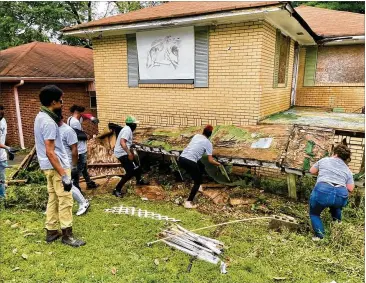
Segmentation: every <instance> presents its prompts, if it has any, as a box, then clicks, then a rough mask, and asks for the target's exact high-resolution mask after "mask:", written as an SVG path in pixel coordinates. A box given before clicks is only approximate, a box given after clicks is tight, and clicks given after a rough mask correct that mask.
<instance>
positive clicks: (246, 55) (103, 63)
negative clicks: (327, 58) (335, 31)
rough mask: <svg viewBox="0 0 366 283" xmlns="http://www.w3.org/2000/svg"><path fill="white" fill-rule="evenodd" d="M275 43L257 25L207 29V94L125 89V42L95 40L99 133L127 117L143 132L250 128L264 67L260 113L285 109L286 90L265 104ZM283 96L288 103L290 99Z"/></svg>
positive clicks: (204, 91)
mask: <svg viewBox="0 0 366 283" xmlns="http://www.w3.org/2000/svg"><path fill="white" fill-rule="evenodd" d="M264 27H265V28H266V30H267V31H266V32H265V33H264V32H263V29H264ZM268 33H270V34H271V42H270V44H269V45H267V47H266V50H265V51H263V52H262V42H265V41H266V40H267V39H266V36H267V35H268ZM274 37H275V30H274V29H273V28H272V27H269V25H268V24H264V22H262V21H256V22H246V23H239V24H229V25H219V26H217V27H216V28H214V29H213V28H211V30H210V37H209V87H208V88H183V87H182V86H179V85H178V86H174V87H173V86H168V87H167V86H164V87H163V86H159V85H151V87H149V86H144V87H139V88H129V87H128V83H127V61H126V60H127V47H126V39H125V36H114V37H106V38H102V39H100V40H94V41H93V50H94V69H95V77H96V90H97V93H98V113H99V117H100V119H101V124H100V129H103V128H104V127H106V126H107V123H108V122H116V123H123V121H124V118H125V116H126V115H128V114H132V115H134V116H136V117H137V118H138V119H139V120H140V122H141V123H142V126H160V127H161V126H195V125H198V126H201V125H204V124H207V123H211V124H213V125H216V124H233V125H255V124H256V123H257V122H258V120H259V117H260V109H259V105H260V100H261V99H260V97H261V94H262V88H261V85H260V80H261V76H260V72H261V68H263V67H266V66H267V69H266V72H267V73H266V74H264V76H262V78H263V77H265V76H267V75H268V76H270V78H269V79H268V80H267V79H264V78H263V79H262V81H263V82H264V84H265V86H264V88H265V89H266V91H265V94H266V98H265V99H264V101H265V103H263V104H264V105H265V107H266V110H265V111H264V113H266V114H270V113H272V112H278V111H280V110H284V109H287V108H288V107H287V106H288V103H287V102H286V103H282V102H280V100H281V99H282V97H283V93H285V92H288V88H286V89H278V90H275V97H276V101H278V103H275V104H274V105H270V103H269V101H270V100H272V102H273V97H272V96H271V95H270V92H271V91H272V89H271V87H270V86H271V85H272V79H273V73H271V70H273V64H274V51H275V49H274V48H275V47H274V42H273V40H274ZM291 54H292V53H291ZM262 56H264V57H265V62H264V63H261V60H262ZM291 56H292V55H290V57H291ZM290 64H292V63H291V62H290ZM271 68H272V69H271ZM290 70H291V68H290ZM291 72H292V70H291ZM289 81H291V76H290V77H289ZM285 96H287V97H289V94H286V95H285ZM287 100H288V101H289V100H290V99H289V98H288V99H287ZM286 107H287V108H286Z"/></svg>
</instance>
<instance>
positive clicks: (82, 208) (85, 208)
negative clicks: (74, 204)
mask: <svg viewBox="0 0 366 283" xmlns="http://www.w3.org/2000/svg"><path fill="white" fill-rule="evenodd" d="M89 207H90V203H89V202H88V201H86V202H85V203H83V204H82V205H81V206H80V207H79V209H78V211H77V212H76V216H80V215H83V214H85V213H86V212H87V211H88V209H89Z"/></svg>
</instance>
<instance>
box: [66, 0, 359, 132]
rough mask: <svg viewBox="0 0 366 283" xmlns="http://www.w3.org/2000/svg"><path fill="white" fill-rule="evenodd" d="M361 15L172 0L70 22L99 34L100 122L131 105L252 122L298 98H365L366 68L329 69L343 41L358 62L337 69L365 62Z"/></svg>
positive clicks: (154, 113) (324, 103) (192, 118)
mask: <svg viewBox="0 0 366 283" xmlns="http://www.w3.org/2000/svg"><path fill="white" fill-rule="evenodd" d="M312 9H314V10H312ZM312 11H314V12H312ZM313 13H316V15H315V16H314V14H313ZM320 15H321V17H320ZM335 17H336V18H335ZM338 17H339V18H340V19H341V20H339V21H338V20H337V18H338ZM361 19H362V20H361ZM363 19H364V15H359V14H354V13H344V12H336V11H331V12H329V10H325V9H318V8H303V7H300V8H298V10H295V9H293V7H292V6H291V4H290V3H289V2H169V3H166V4H163V5H160V6H156V7H151V8H146V9H142V10H138V11H134V12H130V13H127V14H121V15H117V16H113V17H109V18H105V19H101V20H97V21H92V22H89V23H85V24H81V25H77V26H73V27H68V28H65V29H64V30H63V31H64V33H65V34H66V35H71V36H77V37H88V38H92V39H93V52H94V68H95V78H96V82H97V85H96V88H97V92H98V113H99V118H100V120H101V124H100V127H101V128H105V127H106V126H107V123H108V122H118V123H121V121H123V119H124V117H125V116H126V115H127V114H133V115H135V116H136V117H137V118H138V119H139V120H140V121H141V123H142V126H201V125H204V124H207V123H210V124H212V125H216V124H232V125H255V124H257V123H258V122H259V121H260V120H262V119H264V118H265V117H267V116H269V115H271V114H274V113H277V112H281V111H284V110H287V109H289V108H290V107H291V106H292V105H295V104H296V105H299V106H321V107H327V108H336V107H343V108H344V109H345V110H346V111H354V110H356V109H358V108H361V107H362V106H363V105H364V104H363V97H364V94H363V92H364V76H363V75H362V76H353V75H351V74H344V75H343V74H340V75H339V76H335V77H331V76H327V74H328V73H329V66H330V67H332V64H330V63H329V62H332V60H334V58H339V54H340V53H342V54H343V53H344V50H347V53H348V54H349V55H347V56H348V57H347V58H348V61H347V62H349V63H350V64H351V65H347V67H345V66H341V65H339V64H338V65H337V66H336V67H337V69H336V71H337V72H342V73H344V72H346V73H348V72H349V70H350V69H349V68H354V67H357V70H361V67H362V66H364V51H363V50H364V32H363V22H364V20H363ZM332 21H334V22H335V23H333V22H332ZM322 23H324V27H323V26H322ZM332 23H333V24H332ZM361 28H362V31H361ZM184 29H185V31H186V32H184V33H183V32H182V31H184ZM353 32H355V33H353ZM179 34H180V35H181V37H179V36H178V35H179ZM173 35H174V36H173ZM189 36H191V38H194V40H193V41H192V40H191V38H190V37H189ZM183 42H185V44H183ZM192 42H193V43H192ZM319 44H320V45H319ZM338 44H342V45H341V46H338ZM350 44H352V45H350ZM146 46H148V47H149V48H150V49H146ZM159 48H160V49H159ZM146 50H148V51H146ZM162 50H163V51H162ZM178 50H179V52H180V53H178ZM307 50H308V51H307ZM361 51H362V52H361ZM361 53H362V54H361ZM178 54H180V55H184V56H185V57H184V56H183V57H182V56H181V57H180V58H184V60H182V59H181V60H180V61H179V58H178ZM314 54H317V55H314ZM355 54H356V55H357V60H353V59H354V58H353V56H354V55H355ZM159 56H161V58H160V59H159ZM337 56H338V57H337ZM328 57H329V58H328ZM192 58H193V59H192ZM316 58H317V60H316ZM305 59H306V60H305ZM149 60H150V61H149ZM336 60H338V59H336ZM151 61H152V62H153V64H152V65H153V67H152V68H151ZM178 63H179V64H180V65H178V68H177V64H178ZM317 63H318V64H317ZM165 65H169V68H170V69H169V68H168V67H166V66H165ZM179 68H180V69H179ZM183 68H184V70H183ZM164 70H165V71H164ZM176 70H179V71H176ZM187 70H188V71H187ZM352 70H353V69H352ZM185 71H186V72H185Z"/></svg>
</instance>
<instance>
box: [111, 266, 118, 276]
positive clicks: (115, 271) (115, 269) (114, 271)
mask: <svg viewBox="0 0 366 283" xmlns="http://www.w3.org/2000/svg"><path fill="white" fill-rule="evenodd" d="M111 272H112V274H113V275H116V273H117V268H115V267H112V269H111Z"/></svg>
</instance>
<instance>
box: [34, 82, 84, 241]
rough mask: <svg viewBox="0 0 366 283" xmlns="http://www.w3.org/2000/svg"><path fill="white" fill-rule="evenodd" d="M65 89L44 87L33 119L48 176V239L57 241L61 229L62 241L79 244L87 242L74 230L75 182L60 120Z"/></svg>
mask: <svg viewBox="0 0 366 283" xmlns="http://www.w3.org/2000/svg"><path fill="white" fill-rule="evenodd" d="M62 96H63V92H62V90H61V89H59V88H58V87H57V86H55V85H47V86H45V87H43V88H42V89H41V92H40V94H39V100H40V102H41V104H42V106H41V109H40V110H41V111H40V112H39V113H38V114H37V116H36V119H35V121H34V138H35V145H36V151H37V158H38V163H39V166H40V168H41V170H42V171H43V172H44V174H45V175H46V178H47V191H48V202H47V210H46V227H45V228H46V233H47V234H46V242H47V243H51V242H54V241H56V240H57V239H58V238H59V237H60V236H61V234H60V233H59V231H58V228H59V226H61V230H62V243H64V244H66V245H70V246H72V247H80V246H83V245H85V242H84V241H82V240H79V239H75V238H74V236H73V233H72V224H73V223H72V205H73V199H72V193H71V188H72V182H71V178H70V175H71V173H70V162H69V159H68V157H67V153H66V150H65V147H64V145H63V143H62V140H61V135H60V130H59V127H58V123H59V122H60V120H61V116H62V105H63V100H62Z"/></svg>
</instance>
